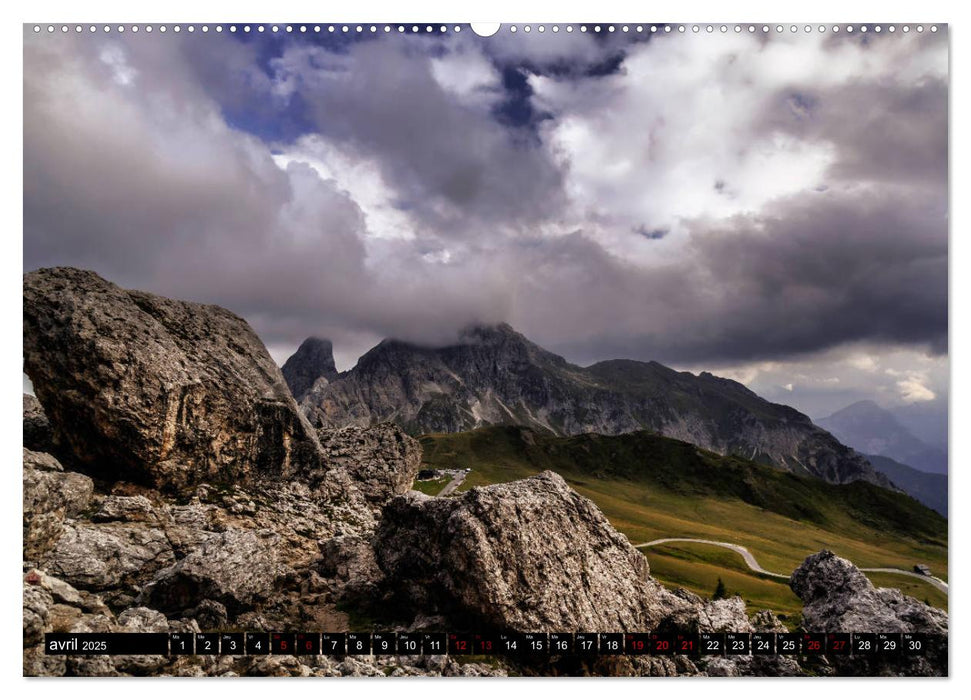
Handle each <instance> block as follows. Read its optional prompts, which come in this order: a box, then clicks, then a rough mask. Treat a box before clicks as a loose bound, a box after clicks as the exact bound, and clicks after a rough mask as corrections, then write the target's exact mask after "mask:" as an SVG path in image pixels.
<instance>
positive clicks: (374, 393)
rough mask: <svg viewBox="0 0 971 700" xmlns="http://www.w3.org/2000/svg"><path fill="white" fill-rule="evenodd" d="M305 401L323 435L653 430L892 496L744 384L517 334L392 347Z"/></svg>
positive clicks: (836, 448) (495, 330)
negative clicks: (600, 356)
mask: <svg viewBox="0 0 971 700" xmlns="http://www.w3.org/2000/svg"><path fill="white" fill-rule="evenodd" d="M295 395H296V398H297V399H298V401H299V403H300V407H301V409H302V410H303V411H304V413H305V414H306V415H307V417H308V418H310V420H311V421H312V422H313V423H314V424H315V425H317V426H319V427H327V428H333V427H342V426H346V425H359V426H366V425H373V424H375V423H379V422H382V421H394V422H395V423H397V424H398V425H400V426H401V427H402V428H404V429H405V430H406V431H408V432H411V433H413V434H422V433H452V432H460V431H465V430H471V429H474V428H477V427H482V426H487V425H525V426H530V427H533V428H537V429H540V430H546V431H549V432H552V433H554V434H556V435H577V434H581V433H600V434H604V435H616V434H620V433H628V432H632V431H635V430H645V429H646V430H650V431H654V432H656V433H659V434H661V435H664V436H667V437H672V438H677V439H680V440H684V441H686V442H691V443H694V444H696V445H698V446H700V447H703V448H705V449H708V450H711V451H713V452H717V453H719V454H734V455H739V456H742V457H745V458H746V459H751V460H755V461H759V462H762V463H765V464H771V465H774V466H777V467H780V468H783V469H788V470H789V471H792V472H795V473H799V474H810V475H813V476H817V477H820V478H822V479H825V480H826V481H829V482H831V483H846V482H850V481H856V480H860V479H862V480H865V481H869V482H872V483H876V484H879V485H881V486H886V487H891V486H892V484H891V483H890V481H889V480H888V479H887V478H886V477H885V476H884V475H882V474H879V473H877V472H876V471H875V470H874V469H873V468H872V467H871V466H870V464H869V463H868V462H867V460H866V459H865V458H864V457H862V456H860V455H858V454H857V453H855V452H854V451H853V450H852V449H850V448H848V447H846V446H845V445H842V444H841V443H840V442H839V441H838V440H836V439H835V438H834V437H833V436H832V435H830V434H829V433H827V432H826V431H825V430H823V429H821V428H819V427H817V426H816V425H814V424H813V423H812V421H811V420H810V419H809V417H808V416H805V415H804V414H802V413H800V412H798V411H796V410H795V409H793V408H790V407H789V406H783V405H780V404H773V403H770V402H768V401H766V400H764V399H762V398H761V397H759V396H758V395H757V394H755V393H754V392H752V391H750V390H749V389H747V388H746V387H744V386H743V385H742V384H739V383H738V382H735V381H732V380H730V379H724V378H722V377H716V376H714V375H712V374H709V373H707V372H703V373H701V374H700V375H697V376H696V375H693V374H691V373H690V372H678V371H675V370H673V369H670V368H669V367H665V366H664V365H661V364H659V363H657V362H638V361H634V360H609V361H605V362H599V363H597V364H594V365H592V366H590V367H579V366H577V365H574V364H571V363H569V362H567V361H566V360H565V359H564V358H562V357H560V356H559V355H556V354H554V353H551V352H549V351H547V350H545V349H543V348H541V347H540V346H539V345H536V344H535V343H533V342H531V341H530V340H528V339H527V338H526V337H525V336H523V335H522V334H520V333H517V332H516V331H515V330H513V329H512V328H511V327H510V326H508V325H506V324H500V325H498V326H477V327H473V328H470V329H467V330H466V331H465V332H464V333H463V334H462V336H461V337H460V339H459V341H458V342H457V343H455V344H452V345H449V346H446V347H438V348H432V347H424V346H420V345H416V344H412V343H406V342H403V341H399V340H385V341H382V342H381V343H380V344H378V345H377V346H376V347H374V348H372V349H371V350H370V351H368V352H367V353H366V354H365V355H363V356H362V357H361V359H360V360H359V361H358V363H357V365H356V366H355V367H354V368H352V369H351V370H349V371H347V372H343V373H341V374H340V375H339V376H338V377H337V378H335V379H333V380H332V381H328V382H317V383H316V384H315V385H314V386H313V387H312V388H311V389H310V390H308V391H305V392H303V393H302V394H299V395H297V394H295Z"/></svg>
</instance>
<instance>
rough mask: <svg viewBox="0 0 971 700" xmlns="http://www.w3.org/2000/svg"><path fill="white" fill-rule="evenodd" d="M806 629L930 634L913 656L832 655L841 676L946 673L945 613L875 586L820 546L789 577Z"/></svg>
mask: <svg viewBox="0 0 971 700" xmlns="http://www.w3.org/2000/svg"><path fill="white" fill-rule="evenodd" d="M789 586H790V587H791V588H792V590H793V592H794V593H795V594H796V595H797V596H799V597H800V598H801V599H802V602H803V610H802V617H803V628H804V629H806V630H807V631H810V632H914V633H924V634H930V635H934V637H933V638H931V639H930V640H928V643H927V646H926V647H925V650H924V653H923V654H921V655H917V656H900V657H891V658H889V659H888V658H887V657H885V656H879V655H876V656H873V657H867V656H859V655H857V656H852V657H840V656H833V657H831V658H830V659H829V660H830V662H831V663H832V664H833V666H834V667H835V669H836V671H837V672H838V673H842V674H846V675H932V676H938V675H947V632H948V620H947V613H946V612H944V611H943V610H939V609H937V608H934V607H932V606H930V605H926V604H924V603H922V602H920V601H919V600H917V599H916V598H911V597H910V596H906V595H904V594H902V593H901V592H900V591H899V590H897V589H895V588H875V587H874V585H873V584H872V583H870V580H869V579H868V578H867V577H866V576H865V575H864V574H863V572H861V571H860V570H859V569H858V568H856V567H855V566H854V565H853V564H852V563H851V562H849V561H847V560H846V559H843V558H841V557H838V556H836V555H835V554H834V553H833V552H830V551H828V550H823V551H821V552H818V553H816V554H813V555H812V556H810V557H808V558H807V559H806V560H805V561H804V562H803V563H802V564H801V565H800V566H799V568H798V569H796V570H795V571H794V572H793V574H792V578H791V579H790V580H789Z"/></svg>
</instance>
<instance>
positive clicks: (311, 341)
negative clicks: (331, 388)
mask: <svg viewBox="0 0 971 700" xmlns="http://www.w3.org/2000/svg"><path fill="white" fill-rule="evenodd" d="M338 374H339V373H338V371H337V366H336V365H335V364H334V346H333V345H331V342H330V341H329V340H323V339H321V338H307V339H306V340H305V341H303V342H302V343H301V344H300V347H299V348H297V351H296V352H295V353H293V354H292V355H291V356H290V357H289V358H288V359H287V361H286V362H285V363H284V364H283V378H284V379H286V380H287V386H289V387H290V392H291V393H292V394H293V396H294V398H296V399H297V400H298V401H299V400H300V399H301V398H302V397H303V395H304V394H306V393H307V392H308V391H309V390H310V388H311V387H312V386H313V385H314V382H316V381H317V380H318V379H320V378H321V377H323V378H324V379H325V380H326V381H328V382H332V381H334V380H335V379H337V377H338Z"/></svg>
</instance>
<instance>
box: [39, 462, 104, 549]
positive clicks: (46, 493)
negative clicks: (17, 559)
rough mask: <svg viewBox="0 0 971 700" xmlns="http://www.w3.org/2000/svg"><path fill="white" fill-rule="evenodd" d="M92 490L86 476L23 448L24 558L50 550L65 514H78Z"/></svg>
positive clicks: (62, 528) (89, 499)
mask: <svg viewBox="0 0 971 700" xmlns="http://www.w3.org/2000/svg"><path fill="white" fill-rule="evenodd" d="M93 493H94V484H93V482H92V481H91V479H90V478H89V477H87V476H84V475H83V474H77V473H75V472H65V471H63V468H62V467H61V465H60V463H59V462H58V461H57V460H56V459H54V458H53V457H52V456H51V455H48V454H44V453H41V452H32V451H30V450H28V449H26V448H24V467H23V502H24V512H23V543H24V559H25V560H27V561H33V560H35V559H36V558H37V557H40V556H42V555H43V554H44V553H45V552H47V551H48V550H50V549H51V547H53V546H54V544H55V543H56V542H57V541H58V540H59V539H60V537H61V535H62V534H63V532H64V519H65V517H75V516H77V515H78V514H80V513H81V512H82V511H83V510H84V509H85V508H87V507H88V503H90V501H91V496H92V494H93Z"/></svg>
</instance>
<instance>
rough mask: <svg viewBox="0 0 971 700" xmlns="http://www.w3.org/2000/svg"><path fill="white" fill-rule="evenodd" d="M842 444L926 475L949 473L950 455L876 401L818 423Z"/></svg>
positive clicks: (820, 420) (851, 407)
mask: <svg viewBox="0 0 971 700" xmlns="http://www.w3.org/2000/svg"><path fill="white" fill-rule="evenodd" d="M816 423H817V425H819V426H821V427H823V428H825V429H826V430H828V431H829V432H831V433H832V434H833V435H835V436H836V437H837V438H838V439H839V440H840V441H841V442H843V443H844V444H846V445H849V446H850V447H852V448H854V449H856V450H858V451H860V452H862V453H863V454H867V455H880V456H881V457H889V458H890V459H892V460H894V461H896V462H899V463H901V464H904V465H907V466H909V467H913V468H914V469H917V470H920V471H923V472H932V473H935V474H946V473H947V454H946V453H945V452H943V451H942V450H939V449H937V448H936V447H932V446H931V445H928V444H927V443H925V442H923V441H922V440H920V439H919V438H917V437H916V436H915V435H914V434H913V433H911V432H910V431H909V430H908V429H907V428H906V427H905V426H904V425H903V424H902V423H901V422H900V421H899V420H898V419H897V417H896V416H894V414H893V413H891V412H890V411H888V410H887V409H885V408H881V407H880V406H878V405H877V404H875V403H874V402H873V401H858V402H857V403H854V404H852V405H850V406H847V407H846V408H844V409H842V410H840V411H837V412H836V413H834V414H833V415H831V416H827V417H826V418H821V419H819V420H817V421H816Z"/></svg>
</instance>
